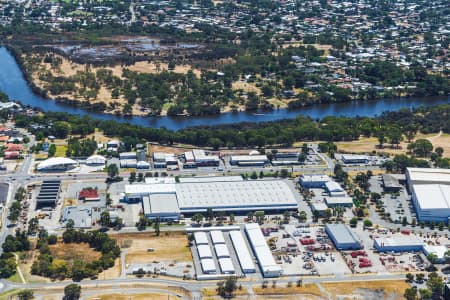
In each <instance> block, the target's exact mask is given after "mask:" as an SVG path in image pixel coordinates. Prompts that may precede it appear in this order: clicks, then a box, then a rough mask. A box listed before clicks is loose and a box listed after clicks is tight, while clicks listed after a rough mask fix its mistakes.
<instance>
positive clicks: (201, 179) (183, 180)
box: [179, 176, 244, 183]
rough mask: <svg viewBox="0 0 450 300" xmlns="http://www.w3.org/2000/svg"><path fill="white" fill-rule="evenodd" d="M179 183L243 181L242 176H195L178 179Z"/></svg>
mask: <svg viewBox="0 0 450 300" xmlns="http://www.w3.org/2000/svg"><path fill="white" fill-rule="evenodd" d="M179 180H180V183H198V182H218V181H244V179H243V178H242V176H196V177H180V179H179Z"/></svg>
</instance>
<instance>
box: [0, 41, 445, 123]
mask: <svg viewBox="0 0 450 300" xmlns="http://www.w3.org/2000/svg"><path fill="white" fill-rule="evenodd" d="M0 90H1V91H3V92H4V93H6V94H8V96H9V97H10V99H13V100H19V101H21V103H23V104H25V105H30V106H32V107H39V108H40V109H42V110H43V111H56V112H67V113H70V114H76V115H91V116H92V117H94V118H99V119H102V120H116V121H119V122H123V123H128V124H135V125H142V126H150V127H155V128H160V127H165V128H167V129H170V130H179V129H183V128H186V127H191V126H204V125H205V126H212V125H219V124H233V123H240V122H265V121H275V120H280V119H289V118H295V117H296V116H298V115H305V116H309V117H311V118H313V119H321V118H323V117H326V116H331V115H333V116H347V117H354V116H368V117H372V116H376V115H379V114H381V113H382V112H385V111H395V110H399V109H401V108H414V107H419V106H431V105H438V104H444V103H450V96H448V95H447V96H439V97H411V98H392V99H380V100H374V101H361V102H358V101H353V102H348V103H337V104H316V105H311V106H307V107H303V108H300V109H296V110H288V109H278V110H273V111H265V112H261V113H257V114H255V113H250V112H230V113H224V114H220V115H213V116H206V117H167V116H162V117H132V118H124V117H121V116H116V115H108V114H101V113H95V112H91V111H87V110H84V109H81V108H77V107H74V106H71V105H68V104H64V103H61V102H56V101H54V100H51V99H46V98H43V97H41V96H39V95H36V94H35V93H33V91H32V90H31V88H30V87H29V86H28V84H27V82H26V81H25V79H24V77H23V73H22V71H21V70H20V68H19V66H18V64H17V63H16V61H15V59H14V57H13V56H12V55H11V54H10V53H9V51H8V50H7V49H6V48H4V47H0Z"/></svg>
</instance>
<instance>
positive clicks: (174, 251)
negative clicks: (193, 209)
mask: <svg viewBox="0 0 450 300" xmlns="http://www.w3.org/2000/svg"><path fill="white" fill-rule="evenodd" d="M114 238H115V239H116V240H117V242H118V245H119V246H120V247H122V248H124V249H123V250H124V251H126V263H127V264H133V263H148V262H153V261H180V262H181V261H183V262H188V261H192V256H191V251H190V249H189V247H188V240H187V236H186V235H185V234H184V233H181V232H179V233H178V232H170V233H169V232H167V233H165V232H163V233H162V234H161V236H159V237H156V236H153V235H150V234H149V233H142V234H140V233H136V234H123V235H117V236H115V237H114ZM149 248H153V249H154V251H153V252H148V251H147V249H149Z"/></svg>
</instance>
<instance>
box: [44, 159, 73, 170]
mask: <svg viewBox="0 0 450 300" xmlns="http://www.w3.org/2000/svg"><path fill="white" fill-rule="evenodd" d="M77 166H78V163H77V162H76V161H75V160H73V159H70V158H67V157H52V158H49V159H46V160H43V161H41V162H40V163H38V165H37V166H36V170H37V171H40V172H52V171H67V170H71V169H74V168H76V167H77Z"/></svg>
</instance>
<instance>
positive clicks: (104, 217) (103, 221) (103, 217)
mask: <svg viewBox="0 0 450 300" xmlns="http://www.w3.org/2000/svg"><path fill="white" fill-rule="evenodd" d="M99 223H100V225H101V226H102V227H110V226H111V215H110V214H109V211H106V210H105V211H104V212H102V213H101V214H100V220H99Z"/></svg>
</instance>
